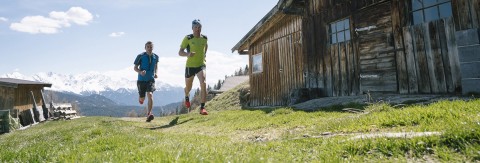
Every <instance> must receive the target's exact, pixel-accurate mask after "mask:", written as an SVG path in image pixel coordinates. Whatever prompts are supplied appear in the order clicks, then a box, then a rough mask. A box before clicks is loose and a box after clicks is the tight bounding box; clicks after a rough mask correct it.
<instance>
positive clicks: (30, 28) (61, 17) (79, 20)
mask: <svg viewBox="0 0 480 163" xmlns="http://www.w3.org/2000/svg"><path fill="white" fill-rule="evenodd" d="M92 20H93V16H92V14H91V13H90V12H89V11H88V10H86V9H83V8H81V7H71V8H70V9H69V10H68V11H67V12H58V11H52V12H50V14H49V16H48V17H44V16H26V17H24V18H23V19H22V20H21V21H20V22H19V23H12V24H11V25H10V29H12V30H15V31H19V32H27V33H31V34H37V33H45V34H54V33H58V32H59V31H60V29H61V28H63V27H70V26H71V24H72V23H73V24H77V25H88V23H90V22H91V21H92Z"/></svg>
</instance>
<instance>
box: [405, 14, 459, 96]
mask: <svg viewBox="0 0 480 163" xmlns="http://www.w3.org/2000/svg"><path fill="white" fill-rule="evenodd" d="M404 39H405V44H406V47H407V48H406V51H405V52H406V55H405V57H406V58H405V59H406V62H405V64H406V67H407V70H408V71H407V72H408V79H409V83H408V85H409V92H410V93H455V92H458V91H460V90H461V89H460V88H461V76H460V67H459V66H460V65H459V60H458V50H457V46H456V43H455V30H454V22H453V20H452V19H451V18H448V19H441V20H437V21H433V22H429V23H423V24H418V25H415V26H409V27H405V28H404Z"/></svg>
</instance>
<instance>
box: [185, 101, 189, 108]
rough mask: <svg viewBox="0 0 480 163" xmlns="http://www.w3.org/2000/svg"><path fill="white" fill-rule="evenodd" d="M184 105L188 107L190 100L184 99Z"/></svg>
mask: <svg viewBox="0 0 480 163" xmlns="http://www.w3.org/2000/svg"><path fill="white" fill-rule="evenodd" d="M185 107H187V108H190V101H188V100H185Z"/></svg>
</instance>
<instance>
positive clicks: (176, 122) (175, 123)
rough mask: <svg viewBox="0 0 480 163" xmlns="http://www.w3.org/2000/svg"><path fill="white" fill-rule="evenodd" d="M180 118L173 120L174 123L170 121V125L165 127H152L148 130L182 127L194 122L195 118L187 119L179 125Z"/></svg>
mask: <svg viewBox="0 0 480 163" xmlns="http://www.w3.org/2000/svg"><path fill="white" fill-rule="evenodd" d="M179 118H180V117H176V118H175V119H173V120H172V121H170V123H168V125H163V126H158V127H150V128H147V129H150V130H157V129H165V128H170V127H173V126H176V125H181V124H184V123H186V122H188V121H191V120H193V118H190V119H187V120H185V121H183V122H180V123H178V119H179Z"/></svg>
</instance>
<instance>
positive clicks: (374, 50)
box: [232, 0, 480, 106]
mask: <svg viewBox="0 0 480 163" xmlns="http://www.w3.org/2000/svg"><path fill="white" fill-rule="evenodd" d="M479 3H480V0H335V1H332V0H280V1H279V2H278V4H277V5H276V6H275V7H274V8H273V9H272V10H271V11H270V12H269V13H268V14H267V15H266V16H265V17H264V18H263V19H262V20H260V22H259V23H258V24H257V25H256V26H255V27H254V28H253V29H252V30H251V31H250V32H249V33H247V35H246V36H245V37H244V38H243V39H242V40H240V41H239V42H238V43H237V45H235V47H234V48H233V49H232V51H235V50H236V51H238V52H239V54H248V55H249V58H250V61H249V62H250V63H249V65H250V67H252V68H251V70H250V86H251V96H250V100H251V102H250V104H251V105H253V106H260V105H288V104H291V103H292V102H298V101H296V99H299V98H300V99H302V98H303V99H311V98H317V97H322V96H351V95H361V94H365V93H388V94H457V93H470V92H476V93H478V92H480V86H478V84H475V83H479V82H480V53H479V50H480V46H479V43H480V41H479V35H480V34H479V33H480V32H479V22H480V12H479V8H480V4H479ZM255 67H257V69H255ZM255 70H257V71H255Z"/></svg>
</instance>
